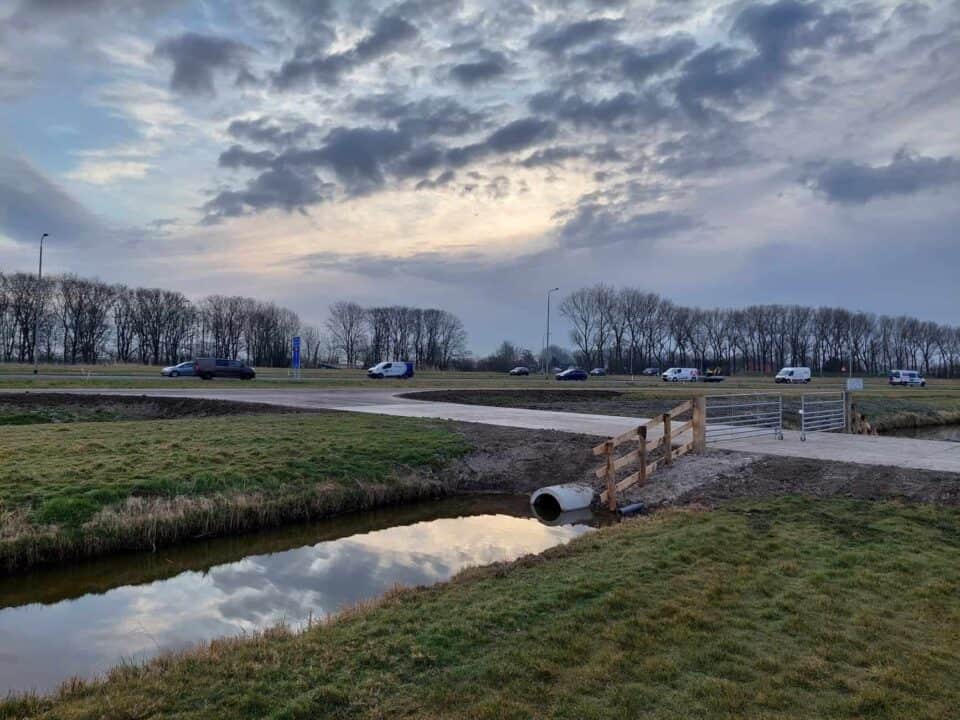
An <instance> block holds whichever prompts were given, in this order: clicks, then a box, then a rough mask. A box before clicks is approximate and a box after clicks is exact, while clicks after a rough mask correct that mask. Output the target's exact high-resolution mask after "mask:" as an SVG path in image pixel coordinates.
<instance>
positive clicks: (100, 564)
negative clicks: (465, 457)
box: [0, 495, 599, 696]
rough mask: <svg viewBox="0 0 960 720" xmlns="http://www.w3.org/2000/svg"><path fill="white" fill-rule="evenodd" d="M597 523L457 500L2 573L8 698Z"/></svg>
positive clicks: (0, 685)
mask: <svg viewBox="0 0 960 720" xmlns="http://www.w3.org/2000/svg"><path fill="white" fill-rule="evenodd" d="M598 522H599V521H598V520H597V519H596V518H594V517H592V516H591V515H589V513H587V514H581V515H579V516H577V517H575V518H573V519H572V520H571V522H570V523H569V524H564V518H562V517H561V518H559V519H557V518H553V519H550V521H549V522H542V521H541V520H540V519H538V518H536V517H535V516H533V514H532V513H531V509H530V506H529V503H528V500H527V498H526V497H523V496H520V497H518V496H502V495H500V496H498V495H492V496H491V495H480V496H472V497H459V498H448V499H444V500H439V501H435V502H429V503H418V504H415V505H406V506H402V507H397V508H388V509H383V510H377V511H371V512H365V513H354V514H351V515H347V516H343V517H339V518H332V519H329V520H324V521H322V522H316V523H310V524H302V525H296V526H292V527H286V528H282V529H277V530H272V531H267V532H260V533H255V534H251V535H245V536H241V537H234V538H222V539H216V540H209V541H206V542H201V543H193V544H190V545H187V546H182V547H179V548H171V549H168V550H162V551H159V552H156V553H149V554H131V555H122V556H117V557H113V558H106V559H103V560H96V561H91V562H85V563H82V564H77V565H72V566H69V567H67V568H50V569H41V570H37V571H34V572H31V573H28V574H23V575H17V576H13V577H7V578H3V579H0V696H3V695H5V694H7V693H8V692H14V693H19V692H25V691H30V690H34V691H39V692H47V691H51V690H53V689H55V688H56V687H57V686H58V685H59V684H60V683H61V682H62V681H64V680H65V679H67V678H70V677H73V676H79V677H82V678H91V677H94V676H96V675H99V674H102V673H103V672H104V671H106V670H107V669H109V668H110V667H112V666H114V665H117V664H118V663H121V662H142V661H144V660H147V659H149V658H150V657H152V656H154V655H156V654H158V653H160V652H164V651H168V650H176V649H180V648H184V647H189V646H190V645H191V644H194V643H196V642H198V641H202V640H209V639H211V638H215V637H220V636H229V635H238V634H241V633H250V632H254V631H257V630H262V629H264V628H267V627H270V626H273V625H276V624H277V623H280V622H285V623H287V624H289V625H292V626H294V627H299V626H302V625H303V624H305V623H306V622H308V620H309V619H310V618H311V617H312V618H313V619H320V618H322V617H324V616H325V615H327V614H330V613H334V612H336V611H338V610H339V609H341V608H343V607H345V606H349V605H351V604H353V603H356V602H358V601H360V600H364V599H367V598H373V597H377V596H378V595H381V594H382V593H384V592H385V591H387V590H389V589H390V588H392V587H394V586H396V585H407V586H414V585H430V584H433V583H437V582H441V581H443V580H447V579H449V578H450V577H451V576H452V575H454V574H456V573H457V572H458V571H460V570H462V569H463V568H465V567H469V566H474V565H483V564H487V563H491V562H495V561H501V560H513V559H515V558H517V557H520V556H521V555H525V554H528V553H537V552H542V551H543V550H546V549H547V548H549V547H552V546H554V545H558V544H561V543H565V542H568V541H569V540H571V539H573V538H575V537H577V536H579V535H582V534H584V533H586V532H589V531H590V530H591V528H592V526H596V525H597V524H598Z"/></svg>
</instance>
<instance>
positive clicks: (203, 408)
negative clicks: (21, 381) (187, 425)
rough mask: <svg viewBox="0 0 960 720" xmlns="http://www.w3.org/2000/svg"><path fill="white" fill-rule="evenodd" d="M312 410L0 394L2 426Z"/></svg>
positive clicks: (183, 400)
mask: <svg viewBox="0 0 960 720" xmlns="http://www.w3.org/2000/svg"><path fill="white" fill-rule="evenodd" d="M289 412H311V411H310V410H303V409H295V408H283V407H277V406H273V405H264V404H262V403H250V402H234V401H232V400H203V399H197V398H179V397H148V396H146V395H87V394H83V395H80V394H77V395H71V394H68V393H42V392H16V393H4V392H0V425H33V424H42V423H66V422H111V421H122V420H174V419H182V418H198V417H214V416H222V415H262V414H267V413H269V414H273V415H276V414H278V413H289Z"/></svg>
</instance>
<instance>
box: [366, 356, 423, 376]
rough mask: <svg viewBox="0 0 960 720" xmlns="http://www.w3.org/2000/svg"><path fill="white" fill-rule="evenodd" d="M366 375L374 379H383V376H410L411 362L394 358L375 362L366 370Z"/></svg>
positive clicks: (411, 370) (411, 374)
mask: <svg viewBox="0 0 960 720" xmlns="http://www.w3.org/2000/svg"><path fill="white" fill-rule="evenodd" d="M367 377H368V378H373V379H374V380H383V379H384V378H400V379H403V378H412V377H413V363H412V362H404V361H401V362H397V361H396V360H391V361H389V362H382V363H377V364H376V365H374V366H373V367H372V368H369V369H368V370H367Z"/></svg>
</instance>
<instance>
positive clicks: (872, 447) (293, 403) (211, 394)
mask: <svg viewBox="0 0 960 720" xmlns="http://www.w3.org/2000/svg"><path fill="white" fill-rule="evenodd" d="M42 392H69V393H85V394H101V395H143V396H150V397H190V398H202V399H209V400H238V401H243V402H257V403H266V404H269V405H281V406H284V407H297V408H306V409H328V410H344V411H350V412H366V413H375V414H380V415H397V416H403V417H422V418H438V419H444V420H459V421H462V422H472V423H483V424H487V425H501V426H505V427H516V428H527V429H537V430H560V431H563V432H570V433H579V434H582V435H593V436H596V437H597V438H607V437H611V436H613V435H619V434H620V433H622V432H624V431H626V430H629V429H631V428H635V427H637V425H639V424H640V423H643V422H645V421H646V418H642V417H635V418H630V417H620V416H615V415H588V414H585V413H570V412H556V411H550V410H524V409H521V408H503V407H486V406H483V405H459V404H456V403H440V402H425V401H422V400H408V399H405V398H402V397H398V395H399V394H401V393H404V392H409V390H387V389H371V390H315V389H308V388H276V389H263V388H249V389H247V388H223V389H218V388H217V387H216V385H214V384H210V385H205V386H201V387H192V388H170V389H165V388H159V389H152V388H151V389H142V390H141V389H130V390H121V389H90V390H62V391H57V390H50V391H47V390H43V391H42ZM658 433H659V430H655V431H654V432H652V433H651V434H650V439H651V440H654V439H656V438H657V437H658ZM807 438H808V439H807V441H806V442H802V441H801V440H800V433H798V432H791V431H787V432H785V433H784V439H783V440H777V439H775V438H773V437H751V438H747V439H741V440H733V441H730V440H728V441H723V442H716V443H711V446H712V447H718V448H722V449H728V450H736V451H742V452H752V453H761V454H768V455H783V456H789V457H799V458H811V459H817V460H836V461H840V462H853V463H860V464H865V465H889V466H893V467H903V468H916V469H922V470H938V471H942V472H951V473H960V443H952V442H941V441H936V440H916V439H913V438H900V437H868V436H864V435H843V434H839V433H808V435H807Z"/></svg>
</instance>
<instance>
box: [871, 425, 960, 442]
mask: <svg viewBox="0 0 960 720" xmlns="http://www.w3.org/2000/svg"><path fill="white" fill-rule="evenodd" d="M882 434H883V435H892V436H894V437H908V438H916V439H917V440H941V441H946V442H960V425H928V426H923V427H911V428H897V429H894V430H884V431H883V433H882Z"/></svg>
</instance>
